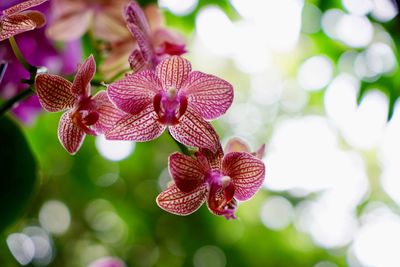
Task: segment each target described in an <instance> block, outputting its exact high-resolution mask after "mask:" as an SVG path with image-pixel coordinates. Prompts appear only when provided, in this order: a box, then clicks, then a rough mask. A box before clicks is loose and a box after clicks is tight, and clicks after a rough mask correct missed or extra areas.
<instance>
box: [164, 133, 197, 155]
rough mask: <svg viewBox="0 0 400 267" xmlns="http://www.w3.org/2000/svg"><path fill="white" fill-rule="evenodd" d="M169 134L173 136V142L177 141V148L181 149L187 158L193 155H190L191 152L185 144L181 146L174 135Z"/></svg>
mask: <svg viewBox="0 0 400 267" xmlns="http://www.w3.org/2000/svg"><path fill="white" fill-rule="evenodd" d="M168 133H169V136H171V138H172V140H174V141H175V143H176V144H177V146H178V147H179V149H180V150H181V152H182V153H183V154H185V155H187V156H191V155H192V153H190V150H189V148H187V146H185V145H184V144H181V143H179V142H178V141H176V140H175V138H174V137H173V136H172V134H171V133H170V132H168Z"/></svg>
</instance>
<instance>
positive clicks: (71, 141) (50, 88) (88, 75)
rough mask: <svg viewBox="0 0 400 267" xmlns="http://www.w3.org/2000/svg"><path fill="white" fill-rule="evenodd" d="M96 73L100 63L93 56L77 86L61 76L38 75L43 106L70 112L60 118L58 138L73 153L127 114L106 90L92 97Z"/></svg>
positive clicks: (79, 75)
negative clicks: (88, 138) (92, 82)
mask: <svg viewBox="0 0 400 267" xmlns="http://www.w3.org/2000/svg"><path fill="white" fill-rule="evenodd" d="M95 72H96V63H95V61H94V58H93V56H90V57H89V58H88V59H87V60H86V61H85V62H84V63H83V64H82V66H80V68H79V69H78V72H77V74H76V76H75V79H74V82H73V83H71V82H69V81H68V80H65V79H64V78H62V77H60V76H57V75H50V74H39V75H37V76H36V81H35V86H36V92H37V95H38V97H39V101H40V104H41V105H42V107H43V108H44V109H45V110H47V111H50V112H57V111H64V110H66V112H65V113H64V114H63V115H62V116H61V119H60V123H59V126H58V138H59V139H60V142H61V144H62V145H63V146H64V148H65V149H66V150H67V151H68V152H69V153H70V154H75V153H76V152H77V151H78V150H79V148H80V147H81V145H82V142H83V140H84V138H85V136H86V134H90V135H97V134H101V133H105V132H106V131H107V130H108V129H109V128H110V127H111V126H112V125H114V123H115V122H116V121H117V120H119V119H120V118H121V117H122V115H123V113H122V112H121V111H119V110H118V109H116V108H115V107H114V106H113V105H112V103H111V102H110V101H109V99H108V96H107V93H106V92H105V91H100V92H99V93H97V94H96V95H95V96H93V97H92V96H91V95H90V81H91V80H92V79H93V76H94V74H95Z"/></svg>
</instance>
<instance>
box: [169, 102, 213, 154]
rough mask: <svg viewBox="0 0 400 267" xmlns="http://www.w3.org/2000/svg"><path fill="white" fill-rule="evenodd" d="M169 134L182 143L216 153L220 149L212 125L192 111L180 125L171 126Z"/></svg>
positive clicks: (187, 113)
mask: <svg viewBox="0 0 400 267" xmlns="http://www.w3.org/2000/svg"><path fill="white" fill-rule="evenodd" d="M169 132H170V133H171V135H172V136H173V137H174V138H175V139H176V140H177V141H179V142H180V143H182V144H184V145H187V146H192V147H198V148H207V149H209V150H211V151H212V152H216V151H217V150H218V147H219V138H218V135H217V133H216V132H215V130H214V129H213V127H212V126H211V124H210V123H208V122H206V121H205V120H204V119H202V118H201V116H200V115H199V114H197V113H195V112H193V111H191V110H187V111H186V112H185V114H184V115H183V116H182V117H181V118H180V119H179V124H177V125H174V126H169Z"/></svg>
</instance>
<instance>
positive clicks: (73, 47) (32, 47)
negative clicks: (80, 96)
mask: <svg viewBox="0 0 400 267" xmlns="http://www.w3.org/2000/svg"><path fill="white" fill-rule="evenodd" d="M0 2H1V3H0V9H2V8H8V7H10V6H11V5H12V4H16V3H18V2H21V1H19V0H16V1H6V2H3V1H0ZM48 8H49V3H48V2H47V3H44V4H42V5H40V6H38V7H35V9H38V10H39V11H41V12H42V13H44V14H47V12H48ZM15 38H16V40H17V43H18V45H19V48H20V50H21V51H22V54H24V55H25V56H27V61H28V62H29V63H30V64H32V65H34V66H45V67H47V68H48V69H51V71H52V72H53V73H56V74H70V73H72V72H74V71H75V69H76V65H77V64H78V63H79V62H80V61H81V58H82V53H81V45H80V42H79V41H77V42H70V43H66V44H65V45H64V47H63V49H62V51H59V50H57V49H56V48H55V46H54V45H53V43H52V42H51V41H49V40H48V39H47V37H46V35H45V27H43V28H40V29H37V30H35V31H30V32H26V33H24V34H21V35H17V36H16V37H15ZM0 60H2V61H4V62H6V63H7V64H8V66H7V69H6V73H5V75H4V77H3V80H2V81H0V97H2V98H4V99H8V98H11V97H13V96H14V95H15V94H17V93H18V92H19V91H21V90H24V89H26V88H28V85H27V84H24V83H21V79H29V72H28V71H27V70H25V69H24V67H23V66H22V65H21V64H20V63H19V62H18V61H17V59H16V58H15V56H14V54H13V52H12V50H11V47H10V45H9V43H8V42H6V41H2V42H0ZM41 110H42V108H41V106H40V103H39V101H38V99H37V96H36V95H33V96H31V97H29V98H27V99H25V100H23V101H21V102H19V103H17V105H16V106H15V107H14V108H13V110H12V112H13V113H14V114H15V115H16V116H17V117H18V118H19V119H20V120H21V121H22V122H23V123H26V124H30V123H32V122H33V120H34V118H35V117H36V115H37V113H38V112H40V111H41Z"/></svg>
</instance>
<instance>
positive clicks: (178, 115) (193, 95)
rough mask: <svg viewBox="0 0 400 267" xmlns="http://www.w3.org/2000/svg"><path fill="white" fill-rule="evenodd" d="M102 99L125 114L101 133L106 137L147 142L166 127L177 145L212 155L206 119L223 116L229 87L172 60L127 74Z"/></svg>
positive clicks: (210, 130) (214, 141) (184, 62)
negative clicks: (206, 150) (200, 148)
mask: <svg viewBox="0 0 400 267" xmlns="http://www.w3.org/2000/svg"><path fill="white" fill-rule="evenodd" d="M108 95H109V96H110V99H111V101H113V102H114V103H115V105H116V106H117V107H118V108H120V109H121V110H123V111H125V112H127V113H129V114H128V115H127V116H125V117H124V118H123V119H121V121H119V122H118V123H117V124H116V125H115V127H114V128H113V129H111V130H110V131H109V132H107V133H106V137H107V138H108V139H113V140H132V141H149V140H152V139H155V138H157V137H158V136H160V135H161V134H162V133H163V132H164V130H165V129H166V128H167V127H168V129H169V132H170V133H171V135H172V136H173V137H174V138H175V139H176V140H177V141H179V142H181V143H183V144H185V145H188V146H194V147H202V148H208V149H210V150H212V151H215V149H216V148H217V145H218V144H219V140H218V136H217V134H216V133H215V131H214V129H213V128H212V126H211V124H210V123H208V122H207V121H206V120H212V119H215V118H217V117H219V116H221V115H222V114H224V113H225V112H226V110H227V109H228V108H229V106H230V105H231V104H232V100H233V88H232V85H230V84H229V83H228V82H226V81H224V80H222V79H220V78H217V77H215V76H213V75H209V74H205V73H202V72H199V71H192V70H191V64H190V62H189V61H187V60H186V59H184V58H182V57H179V56H172V57H169V58H167V59H165V60H163V61H162V62H160V64H158V65H157V67H156V69H155V71H153V70H145V71H142V72H139V73H136V74H130V75H127V76H126V77H125V78H123V79H122V80H120V81H117V82H115V83H112V84H111V85H109V87H108Z"/></svg>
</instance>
